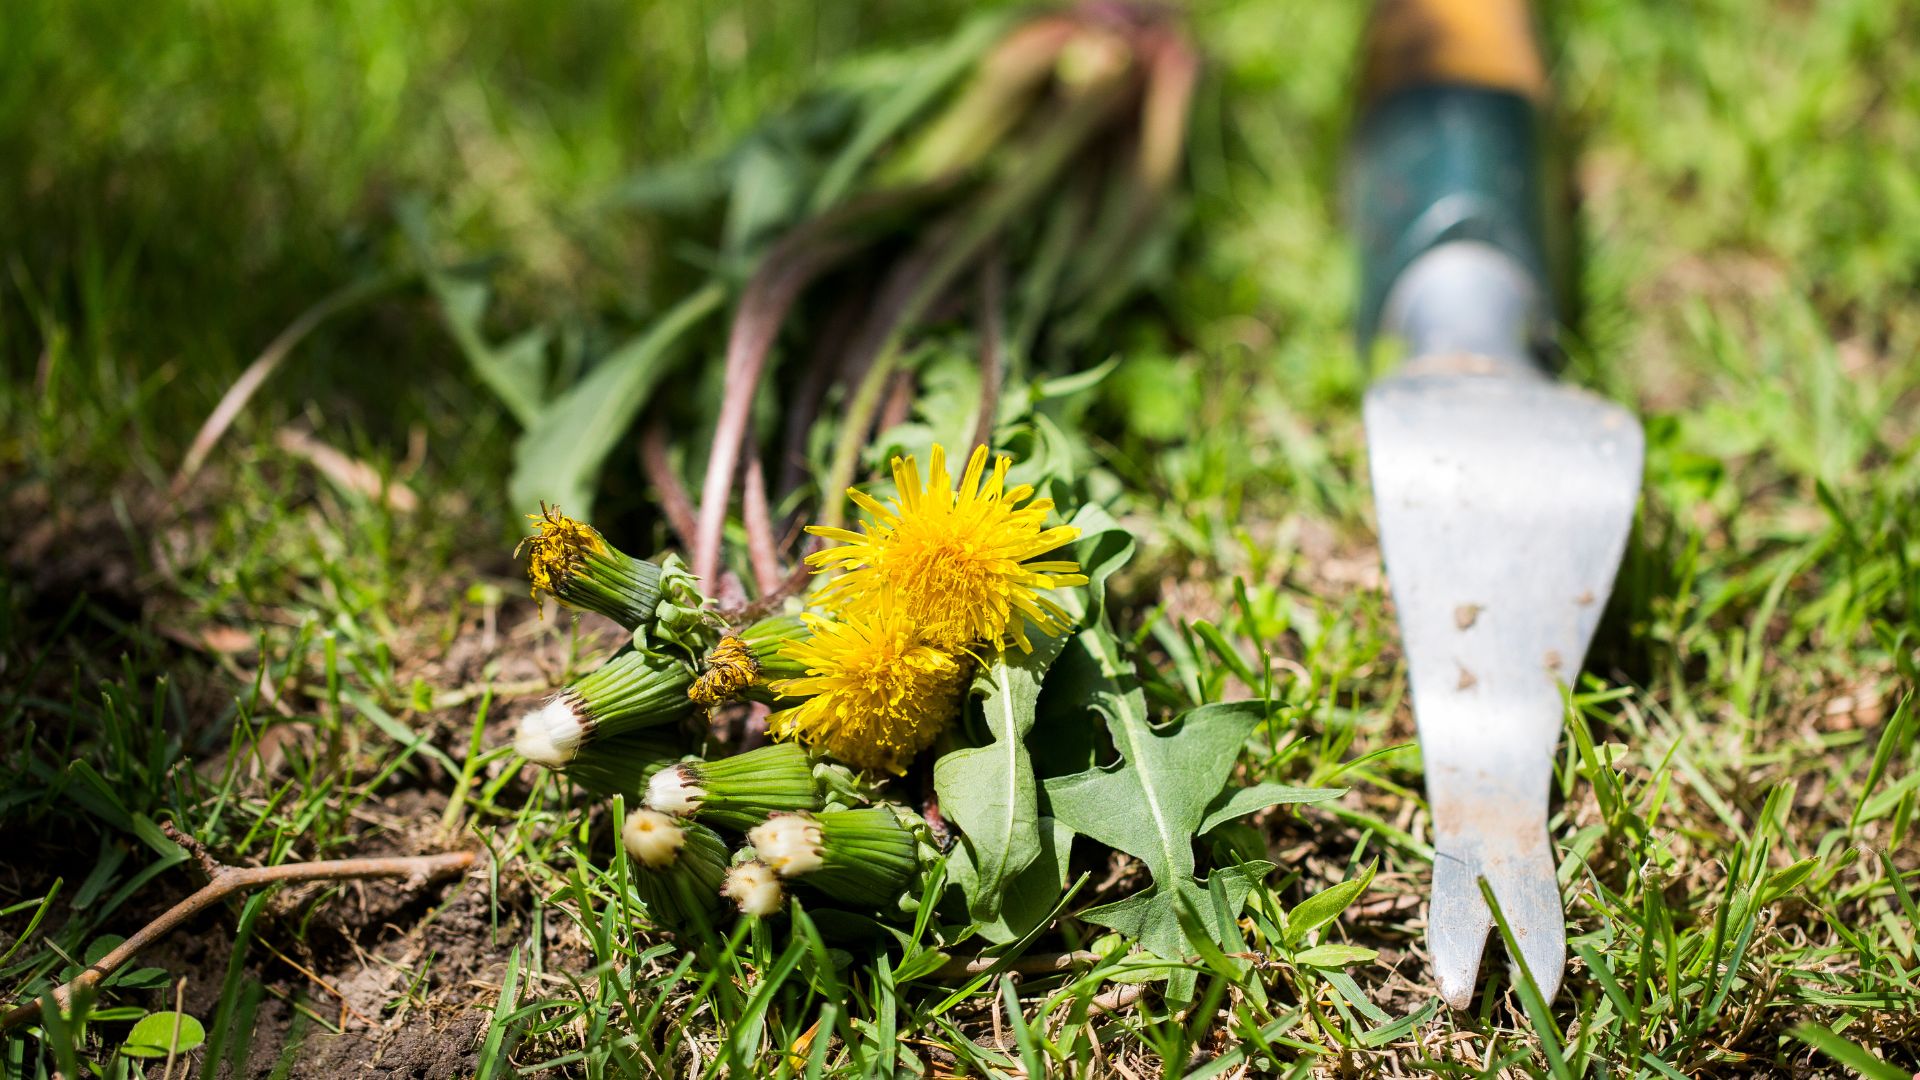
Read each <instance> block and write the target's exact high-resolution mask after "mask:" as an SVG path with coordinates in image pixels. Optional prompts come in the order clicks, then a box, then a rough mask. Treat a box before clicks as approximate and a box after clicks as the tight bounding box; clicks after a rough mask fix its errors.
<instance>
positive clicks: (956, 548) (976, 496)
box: [807, 445, 1087, 650]
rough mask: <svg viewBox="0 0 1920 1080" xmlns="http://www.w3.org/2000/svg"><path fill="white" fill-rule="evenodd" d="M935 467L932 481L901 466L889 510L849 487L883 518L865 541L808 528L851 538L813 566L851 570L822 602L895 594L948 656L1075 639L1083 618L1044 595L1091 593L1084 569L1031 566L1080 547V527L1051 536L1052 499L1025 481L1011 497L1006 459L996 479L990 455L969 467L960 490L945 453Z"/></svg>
mask: <svg viewBox="0 0 1920 1080" xmlns="http://www.w3.org/2000/svg"><path fill="white" fill-rule="evenodd" d="M930 464H931V465H932V469H931V470H930V472H929V475H928V477H927V480H926V482H925V483H924V484H923V483H922V482H921V479H920V466H919V464H918V463H917V462H915V461H914V459H913V458H911V457H908V458H904V459H902V458H894V459H893V479H894V486H895V488H896V489H897V490H898V492H899V494H898V495H897V496H895V497H894V499H893V500H892V503H891V505H890V506H882V505H881V504H880V503H879V502H878V501H877V500H875V499H874V498H872V497H871V496H869V495H867V494H865V493H863V492H860V491H853V490H849V491H848V492H847V494H848V496H849V497H851V498H852V499H853V501H854V502H855V503H857V504H858V505H859V506H860V508H861V509H862V510H865V511H866V512H867V513H868V514H869V515H871V516H872V520H871V521H866V522H862V523H861V526H860V527H861V530H862V531H861V532H858V533H855V532H850V531H848V530H846V529H829V528H823V527H820V526H813V527H811V528H809V529H808V530H807V531H808V532H810V533H813V534H814V535H815V536H822V537H826V538H827V539H829V540H838V541H841V546H839V547H835V548H828V549H827V550H825V551H819V552H815V553H814V554H812V555H810V556H808V557H807V562H808V563H809V564H811V565H812V566H813V567H814V568H815V570H816V571H824V570H828V569H832V568H838V569H840V570H842V571H844V572H843V573H842V574H841V575H840V576H839V577H838V578H836V579H834V581H833V582H832V583H831V584H829V585H828V586H827V587H826V588H825V589H824V590H822V591H821V594H820V603H821V604H822V605H823V606H825V607H827V608H829V609H832V610H838V611H847V610H854V609H857V608H859V607H861V606H864V605H865V604H867V603H870V602H872V600H873V599H874V598H875V597H877V596H881V595H888V596H891V597H893V598H894V602H895V603H896V604H897V606H898V607H899V609H900V611H901V612H902V614H904V615H905V616H906V617H907V618H908V620H909V621H910V622H911V624H912V625H914V626H915V627H917V628H918V629H919V631H920V635H921V637H922V638H923V639H924V640H925V641H926V642H927V643H928V644H930V645H933V646H935V647H936V648H942V649H961V648H965V647H966V646H968V645H970V644H973V643H975V642H985V643H987V644H988V645H989V646H991V647H995V648H997V647H999V645H1000V644H1001V642H1002V641H1004V640H1005V639H1006V637H1007V636H1008V635H1009V634H1010V635H1011V636H1012V637H1013V640H1014V641H1016V642H1017V643H1019V645H1020V648H1021V649H1022V650H1026V649H1029V648H1030V645H1029V643H1028V641H1027V633H1026V625H1027V624H1028V623H1031V624H1033V626H1034V627H1035V628H1036V629H1038V630H1039V631H1041V632H1042V633H1044V634H1048V635H1053V634H1058V633H1060V632H1061V631H1063V630H1065V629H1066V628H1067V627H1068V626H1069V625H1070V624H1071V623H1072V621H1073V620H1072V618H1071V617H1070V616H1069V615H1068V614H1067V613H1066V612H1065V611H1063V610H1061V608H1060V605H1058V604H1056V603H1054V602H1053V601H1052V600H1050V599H1048V598H1047V597H1045V596H1042V595H1041V592H1042V591H1043V590H1050V589H1057V588H1062V587H1064V586H1069V585H1084V584H1086V583H1087V579H1086V576H1085V575H1083V574H1081V573H1080V564H1079V563H1077V562H1074V561H1071V560H1067V559H1054V560H1048V561H1043V562H1029V561H1028V560H1029V559H1032V558H1034V557H1035V556H1037V555H1043V554H1045V553H1047V552H1049V551H1052V550H1054V549H1055V548H1058V547H1060V546H1061V545H1062V544H1067V543H1071V542H1072V541H1074V540H1076V539H1078V538H1079V536H1080V530H1079V529H1076V528H1074V527H1073V526H1071V525H1060V526H1056V527H1054V528H1051V529H1049V528H1047V527H1046V520H1047V514H1048V512H1049V511H1051V510H1052V509H1053V500H1052V499H1033V488H1032V487H1031V486H1029V485H1026V484H1021V485H1020V486H1018V487H1014V488H1008V487H1007V486H1006V480H1007V467H1008V466H1009V465H1010V464H1011V462H1010V460H1009V459H1008V458H1005V457H1001V458H998V459H996V460H995V461H994V463H993V471H992V472H991V473H987V471H986V470H987V448H986V447H984V446H982V447H979V448H977V449H975V450H974V452H973V456H972V457H971V458H969V459H968V461H967V469H966V472H965V473H964V474H963V475H962V476H961V477H960V487H959V489H958V490H955V488H954V486H953V478H952V476H951V475H949V474H948V472H947V454H946V451H945V450H944V449H943V448H941V447H940V446H938V445H936V446H935V447H934V448H933V458H932V461H931V462H930ZM983 474H984V476H983ZM1029 499H1033V501H1032V502H1028V501H1027V500H1029ZM1021 503H1026V505H1025V506H1020V505H1019V504H1021Z"/></svg>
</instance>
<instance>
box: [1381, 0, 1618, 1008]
mask: <svg viewBox="0 0 1920 1080" xmlns="http://www.w3.org/2000/svg"><path fill="white" fill-rule="evenodd" d="M1365 69H1366V71H1365V79H1364V85H1365V93H1366V96H1365V100H1364V102H1363V110H1362V113H1361V117H1360V122H1359V127H1358V130H1357V134H1356V143H1355V146H1354V152H1355V159H1354V174H1353V180H1354V182H1355V189H1354V191H1353V196H1354V200H1353V202H1354V209H1355V211H1356V221H1357V226H1358V231H1359V239H1360V242H1361V245H1362V253H1363V263H1364V287H1363V293H1362V298H1361V304H1362V307H1361V322H1360V334H1361V338H1362V340H1363V342H1370V340H1371V339H1372V338H1373V337H1374V336H1376V335H1384V336H1390V337H1393V338H1397V339H1399V340H1400V341H1401V342H1403V343H1404V344H1405V346H1406V356H1407V357H1408V360H1407V362H1406V363H1405V364H1404V365H1403V366H1402V367H1401V368H1400V369H1399V370H1398V371H1397V372H1395V373H1394V374H1393V375H1392V376H1390V377H1388V378H1385V379H1383V380H1381V381H1379V382H1377V383H1375V384H1374V386H1373V387H1372V388H1371V389H1370V390H1369V391H1368V393H1367V397H1366V406H1365V419H1366V430H1367V444H1368V454H1369V457H1370V458H1371V466H1372V473H1373V489H1374V502H1375V507H1376V510H1377V513H1378V517H1379V526H1380V544H1381V550H1382V554H1383V557H1384V558H1385V561H1386V568H1387V577H1388V581H1389V583H1390V585H1391V589H1392V593H1393V599H1394V603H1395V605H1396V607H1397V608H1398V612H1399V619H1400V631H1401V638H1402V641H1403V644H1404V647H1405V650H1406V654H1407V663H1408V668H1409V678H1410V681H1411V686H1412V697H1413V712H1414V718H1415V720H1416V722H1417V723H1418V726H1419V732H1420V746H1421V752H1422V755H1423V757H1424V760H1425V763H1426V776H1427V801H1428V803H1429V805H1430V806H1431V808H1432V811H1433V846H1434V864H1433V892H1432V896H1431V901H1430V903H1429V905H1428V912H1427V943H1428V948H1429V951H1430V952H1431V954H1432V957H1433V967H1434V976H1435V978H1436V981H1437V982H1438V984H1439V989H1440V994H1441V996H1442V997H1444V998H1445V999H1446V1000H1447V1002H1448V1003H1449V1004H1451V1005H1452V1006H1454V1007H1455V1008H1465V1007H1466V1006H1467V1004H1468V1002H1469V1001H1470V1000H1471V999H1472V997H1473V988H1474V984H1475V982H1476V980H1477V976H1478V973H1479V968H1480V955H1481V952H1482V950H1483V949H1484V948H1485V945H1486V939H1487V935H1488V932H1489V931H1490V929H1491V928H1492V926H1493V912H1492V911H1491V910H1490V908H1489V907H1488V905H1487V903H1486V901H1485V899H1484V894H1483V893H1482V891H1481V888H1480V881H1481V879H1484V880H1485V881H1486V882H1487V883H1488V884H1489V885H1490V886H1491V887H1492V893H1493V896H1494V898H1495V899H1496V900H1497V901H1498V903H1499V906H1500V910H1501V912H1502V913H1503V914H1504V915H1505V916H1506V919H1507V922H1508V925H1509V926H1510V927H1511V928H1512V931H1513V935H1514V940H1515V941H1516V942H1517V944H1518V945H1519V955H1518V956H1517V957H1512V958H1511V959H1513V960H1514V961H1515V962H1518V961H1520V960H1524V961H1525V964H1526V968H1527V970H1528V971H1529V972H1530V973H1531V975H1532V976H1533V979H1534V980H1535V982H1536V983H1537V984H1538V986H1539V988H1540V990H1541V992H1542V993H1543V994H1544V995H1545V996H1546V997H1547V998H1548V999H1551V998H1552V997H1553V995H1554V993H1555V992H1556V991H1557V990H1558V989H1559V986H1560V977H1561V971H1562V968H1563V966H1564V965H1565V961H1566V928H1565V916H1564V914H1563V911H1562V908H1561V899H1560V890H1559V886H1558V882H1557V880H1556V878H1555V876H1554V866H1553V854H1552V850H1551V848H1550V846H1549V844H1548V839H1547V798H1548V793H1549V790H1550V788H1551V785H1552V778H1553V755H1554V744H1555V742H1556V741H1557V739H1558V737H1559V734H1560V727H1561V723H1562V720H1563V716H1564V711H1565V708H1566V704H1565V688H1566V687H1567V686H1568V685H1570V684H1571V683H1572V682H1573V681H1574V678H1575V676H1576V675H1577V674H1578V672H1579V670H1580V666H1581V663H1582V661H1583V659H1584V658H1585V656H1586V652H1587V645H1588V643H1589V642H1590V641H1591V640H1592V638H1593V631H1594V627H1595V624H1596V623H1597V622H1598V621H1599V618H1600V611H1601V609H1602V607H1604V606H1605V602H1606V598H1607V595H1608V593H1609V592H1610V591H1611V590H1612V587H1613V579H1614V574H1615V572H1616V571H1617V570H1618V568H1619V565H1620V559H1621V555H1622V553H1623V551H1624V549H1625V546H1626V540H1627V533H1628V530H1629V528H1630V526H1631V525H1632V522H1633V515H1634V504H1635V502H1636V500H1637V497H1638V494H1639V488H1640V470H1641V459H1642V456H1643V450H1644V439H1643V436H1642V433H1641V430H1640V425H1639V423H1638V422H1637V421H1636V420H1635V419H1634V418H1633V416H1632V415H1631V414H1629V413H1628V412H1627V411H1626V410H1624V409H1622V408H1620V407H1619V406H1618V405H1614V404H1612V403H1610V402H1607V401H1603V400H1601V399H1600V398H1598V397H1596V396H1594V395H1593V394H1590V393H1588V392H1586V391H1584V390H1580V389H1576V388H1574V387H1570V386H1565V385H1561V384H1559V383H1556V382H1555V381H1554V380H1553V378H1552V376H1551V374H1550V373H1549V369H1548V366H1547V364H1546V362H1545V354H1544V352H1543V349H1542V346H1543V345H1544V344H1545V343H1546V342H1547V341H1548V338H1549V336H1550V331H1551V328H1552V325H1553V301H1552V296H1551V290H1550V288H1549V285H1548V279H1547V274H1546V267H1547V258H1546V251H1545V244H1544V242H1543V228H1542V226H1543V223H1544V222H1543V219H1544V214H1543V199H1542V188H1541V174H1542V170H1541V168H1540V166H1539V161H1540V154H1539V142H1540V133H1539V131H1538V123H1539V109H1538V106H1539V104H1540V101H1541V98H1542V96H1543V92H1544V78H1543V76H1542V73H1541V61H1540V58H1539V53H1538V51H1537V49H1536V47H1535V44H1534V37H1533V33H1532V23H1531V18H1530V13H1529V12H1528V10H1527V8H1526V5H1525V3H1524V0H1397V2H1383V3H1381V4H1380V5H1379V6H1378V7H1377V8H1376V9H1375V12H1374V18H1373V22H1372V24H1371V25H1370V27H1369V31H1368V39H1367V51H1366V54H1365Z"/></svg>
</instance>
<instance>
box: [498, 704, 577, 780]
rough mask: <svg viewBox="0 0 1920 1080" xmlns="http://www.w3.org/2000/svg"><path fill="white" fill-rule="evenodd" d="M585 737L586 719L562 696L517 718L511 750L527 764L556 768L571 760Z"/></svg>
mask: <svg viewBox="0 0 1920 1080" xmlns="http://www.w3.org/2000/svg"><path fill="white" fill-rule="evenodd" d="M586 735H587V722H586V718H585V717H583V716H581V715H580V713H579V712H577V711H576V710H575V709H574V707H573V703H572V702H570V701H568V700H567V697H566V695H564V694H561V695H557V696H555V697H552V698H550V699H548V701H547V703H546V704H545V705H542V706H540V707H539V708H538V709H535V710H534V711H533V712H530V713H528V714H527V715H525V716H523V717H521V718H520V729H519V731H518V732H516V733H515V734H514V737H513V748H514V749H515V750H517V751H519V752H520V756H521V757H523V758H526V759H527V760H528V761H532V762H536V763H538V764H541V765H545V766H546V767H547V768H549V769H558V768H560V767H561V766H563V765H566V764H567V763H568V762H570V761H572V760H573V755H574V754H576V753H578V752H579V751H580V743H581V741H582V740H583V739H585V738H586Z"/></svg>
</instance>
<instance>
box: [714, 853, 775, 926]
mask: <svg viewBox="0 0 1920 1080" xmlns="http://www.w3.org/2000/svg"><path fill="white" fill-rule="evenodd" d="M720 895H721V896H724V897H726V898H727V899H729V900H731V901H733V902H734V904H736V905H737V906H738V907H739V908H740V914H742V915H751V916H753V917H754V918H756V919H765V918H768V917H770V916H773V915H777V914H779V912H780V909H781V908H782V907H783V906H785V904H786V902H787V891H786V890H785V889H784V888H782V887H781V885H780V877H779V875H777V874H775V873H774V872H773V868H772V867H769V866H768V865H767V864H766V863H763V862H761V861H760V860H758V859H749V860H747V861H746V862H743V863H735V864H734V865H733V869H731V870H728V871H727V880H726V882H725V884H723V885H721V886H720Z"/></svg>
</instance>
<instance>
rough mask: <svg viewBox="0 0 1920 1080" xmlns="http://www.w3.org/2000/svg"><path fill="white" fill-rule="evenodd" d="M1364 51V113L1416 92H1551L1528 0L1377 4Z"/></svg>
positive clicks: (1536, 97) (1383, 0)
mask: <svg viewBox="0 0 1920 1080" xmlns="http://www.w3.org/2000/svg"><path fill="white" fill-rule="evenodd" d="M1362 49H1363V54H1362V55H1363V61H1362V66H1361V82H1360V86H1361V92H1360V100H1361V105H1362V106H1363V107H1364V106H1366V105H1371V104H1372V103H1373V102H1375V101H1377V100H1378V99H1380V98H1382V97H1385V96H1386V95H1388V94H1391V93H1393V92H1394V91H1396V90H1401V89H1405V88H1407V87H1411V86H1432V85H1449V86H1478V87H1482V88H1485V89H1488V90H1507V91H1510V92H1512V93H1516V94H1520V95H1522V96H1524V97H1527V98H1531V99H1534V100H1535V101H1538V100H1540V99H1541V98H1543V97H1545V95H1546V91H1547V74H1546V68H1545V66H1544V65H1543V64H1542V63H1541V60H1540V46H1539V42H1538V39H1537V37H1536V36H1535V34H1534V26H1533V13H1532V11H1531V10H1530V9H1529V7H1528V5H1527V3H1526V0H1380V2H1379V3H1378V4H1376V5H1375V6H1374V9H1373V15H1372V17H1371V19H1369V21H1368V23H1367V31H1366V38H1365V41H1364V44H1363V46H1362Z"/></svg>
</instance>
